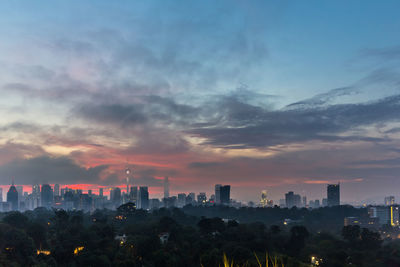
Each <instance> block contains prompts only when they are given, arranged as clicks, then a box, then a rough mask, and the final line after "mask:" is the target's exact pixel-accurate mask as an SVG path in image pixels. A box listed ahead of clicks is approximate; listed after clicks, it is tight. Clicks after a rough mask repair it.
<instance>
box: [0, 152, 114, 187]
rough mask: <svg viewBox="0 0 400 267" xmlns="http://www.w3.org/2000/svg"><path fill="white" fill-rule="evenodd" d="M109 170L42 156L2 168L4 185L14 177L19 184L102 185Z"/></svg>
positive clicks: (15, 162) (12, 162) (19, 160)
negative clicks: (102, 177)
mask: <svg viewBox="0 0 400 267" xmlns="http://www.w3.org/2000/svg"><path fill="white" fill-rule="evenodd" d="M107 168H108V166H107V165H100V166H96V167H93V168H84V167H81V166H79V165H78V164H76V163H75V162H74V161H73V160H72V159H70V158H67V157H49V156H41V157H34V158H28V159H16V160H14V161H11V162H9V163H6V164H3V165H1V166H0V177H1V181H2V183H3V184H9V183H10V179H11V178H12V177H14V178H15V181H16V182H17V183H19V184H27V185H29V184H35V183H60V184H77V183H93V184H99V183H100V184H101V177H100V175H101V173H102V172H103V171H104V170H106V169H107Z"/></svg>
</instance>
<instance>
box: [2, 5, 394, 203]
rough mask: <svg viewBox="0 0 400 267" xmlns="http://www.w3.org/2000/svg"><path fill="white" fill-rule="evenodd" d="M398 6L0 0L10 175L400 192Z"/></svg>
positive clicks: (27, 180)
mask: <svg viewBox="0 0 400 267" xmlns="http://www.w3.org/2000/svg"><path fill="white" fill-rule="evenodd" d="M399 7H400V3H399V2H398V1H384V2H377V1H334V2H333V1H332V2H327V1H307V2H303V1H268V2H267V1H218V2H215V1H118V2H117V1H87V2H82V1H57V2H54V1H7V2H2V3H0V9H1V10H2V14H3V15H2V16H1V17H0V66H1V67H2V72H1V73H0V90H1V91H2V98H1V99H0V104H1V108H0V115H1V116H0V129H1V131H2V134H1V138H0V179H1V182H2V183H3V184H8V183H9V180H10V176H15V177H16V181H17V182H18V179H19V180H20V183H21V184H22V183H23V184H31V183H33V182H40V183H41V182H50V183H54V182H59V183H61V184H81V183H83V184H93V185H97V184H99V185H110V184H111V185H115V184H118V183H120V182H121V181H122V177H121V170H123V168H124V165H125V164H126V163H125V162H126V159H128V161H129V164H131V165H132V167H134V168H135V170H136V171H137V183H140V184H148V185H150V186H152V187H154V188H155V189H154V190H155V191H154V192H155V193H154V194H157V193H156V192H158V191H157V190H158V189H159V187H160V186H161V183H160V179H161V178H162V177H163V176H165V175H169V176H171V181H172V183H173V184H175V186H176V187H175V190H176V191H192V190H196V191H207V192H210V191H211V190H212V186H213V184H214V183H215V182H220V183H231V184H232V185H233V188H235V186H236V188H237V190H236V191H234V192H233V196H234V197H237V198H239V199H243V200H250V199H252V196H254V195H255V194H258V192H259V191H260V190H261V189H263V188H268V189H269V190H270V191H271V192H273V193H272V197H273V198H274V199H279V198H280V196H282V194H283V193H284V191H286V190H290V189H296V190H299V191H303V190H306V192H304V193H305V194H307V195H309V197H310V198H322V197H323V195H324V185H323V182H324V181H327V182H332V181H338V180H340V181H342V183H343V184H344V186H343V190H344V195H343V199H344V200H345V201H357V200H361V199H366V198H367V197H368V198H377V199H380V198H381V197H382V196H383V195H385V194H396V192H393V191H391V190H392V187H391V185H392V184H393V183H394V182H396V181H397V174H396V173H397V166H396V164H397V160H398V159H400V155H398V154H397V153H399V152H398V151H400V150H398V147H399V149H400V146H399V145H400V144H399V140H398V138H399V136H398V135H397V133H398V132H399V131H397V129H398V128H399V125H398V118H397V116H396V114H397V112H398V111H400V108H398V102H397V101H398V100H397V97H398V95H399V85H400V79H399V78H398V77H399V75H398V74H399V67H400V64H399V63H400V62H399V60H400V36H399V34H398V32H399V28H400V19H398V10H399ZM321 155H324V156H326V158H327V159H326V160H323V157H321ZM398 161H399V163H400V160H398ZM32 162H35V164H39V165H40V162H46V164H47V165H46V166H47V167H49V165H51V168H53V170H51V171H50V170H49V172H48V173H52V172H53V171H56V169H54V168H59V169H60V170H65V166H69V169H68V170H69V171H68V172H67V173H66V174H65V176H61V178H60V180H57V179H54V177H51V176H49V175H45V174H43V173H41V174H40V175H39V174H37V173H35V172H34V171H33V170H32ZM49 162H53V164H51V163H50V164H49ZM395 163H396V164H395ZM42 164H44V163H42ZM304 165H308V168H305V167H304ZM16 166H18V169H20V171H18V172H17V171H15V170H16V168H17V167H16ZM24 166H26V168H25V167H24ZM57 166H58V167H57ZM63 166H64V167H63ZM71 166H72V167H71ZM49 168H50V167H49ZM91 168H97V169H95V170H93V169H91ZM238 168H240V169H241V170H243V173H241V172H238V171H237V169H238ZM282 168H284V169H285V171H280V170H282ZM74 171H76V172H74ZM32 172H33V173H32ZM74 173H77V175H74ZM85 173H86V174H85ZM75 176H76V177H75ZM63 177H64V178H63ZM42 180H43V181H42ZM205 180H207V181H208V182H207V183H204V182H203V181H205ZM377 183H379V184H380V185H382V186H381V187H380V189H379V190H376V188H375V186H376V184H377ZM157 188H158V189H157ZM193 188H195V189H193ZM355 188H363V189H364V190H363V191H360V192H359V193H357V194H351V193H346V192H356V191H354V190H355ZM197 189H198V190H197ZM346 190H347V191H346ZM364 192H366V193H365V194H364Z"/></svg>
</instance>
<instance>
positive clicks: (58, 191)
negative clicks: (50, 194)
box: [54, 184, 60, 197]
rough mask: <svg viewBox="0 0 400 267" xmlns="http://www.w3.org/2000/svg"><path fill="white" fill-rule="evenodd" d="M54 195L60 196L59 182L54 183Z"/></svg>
mask: <svg viewBox="0 0 400 267" xmlns="http://www.w3.org/2000/svg"><path fill="white" fill-rule="evenodd" d="M54 196H56V197H59V196H60V185H59V184H55V185H54Z"/></svg>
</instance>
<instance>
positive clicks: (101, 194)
mask: <svg viewBox="0 0 400 267" xmlns="http://www.w3.org/2000/svg"><path fill="white" fill-rule="evenodd" d="M99 196H101V197H103V196H104V189H103V188H100V189H99Z"/></svg>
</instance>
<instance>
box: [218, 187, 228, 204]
mask: <svg viewBox="0 0 400 267" xmlns="http://www.w3.org/2000/svg"><path fill="white" fill-rule="evenodd" d="M230 201H231V186H230V185H224V186H221V190H220V203H221V204H222V205H229V203H230Z"/></svg>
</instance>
